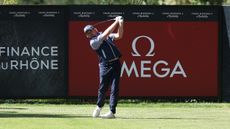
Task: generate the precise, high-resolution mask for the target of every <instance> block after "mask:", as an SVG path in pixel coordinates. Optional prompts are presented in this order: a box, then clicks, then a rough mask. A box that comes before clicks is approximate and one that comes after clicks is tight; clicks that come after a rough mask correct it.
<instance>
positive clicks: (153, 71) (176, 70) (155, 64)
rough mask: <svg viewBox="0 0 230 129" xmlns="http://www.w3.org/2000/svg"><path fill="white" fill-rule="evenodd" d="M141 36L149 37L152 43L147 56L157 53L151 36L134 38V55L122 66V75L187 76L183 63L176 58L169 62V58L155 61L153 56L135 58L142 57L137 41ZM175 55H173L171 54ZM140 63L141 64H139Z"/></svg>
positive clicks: (147, 76) (148, 76)
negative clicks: (143, 58)
mask: <svg viewBox="0 0 230 129" xmlns="http://www.w3.org/2000/svg"><path fill="white" fill-rule="evenodd" d="M141 38H146V39H148V41H149V43H150V49H149V51H148V53H147V54H146V55H145V56H146V57H152V56H154V55H155V52H154V48H155V43H154V41H153V39H152V38H150V37H149V36H145V35H141V36H138V37H136V38H134V39H133V41H132V51H133V52H131V55H132V56H133V57H134V59H133V60H132V57H130V59H131V61H130V60H125V61H124V62H123V64H122V67H121V75H120V76H121V77H122V76H124V75H127V76H128V77H131V76H134V77H137V78H151V77H156V78H167V77H169V78H173V77H175V76H181V77H182V78H187V74H186V72H185V70H184V68H183V66H182V64H181V61H180V60H176V61H175V62H176V63H175V62H173V63H172V62H171V63H169V62H168V61H167V60H164V59H161V60H157V61H153V60H152V59H153V58H150V59H149V60H146V59H145V60H141V61H137V60H135V57H141V55H140V53H139V52H138V51H137V48H136V46H137V41H138V40H139V39H141ZM170 56H173V55H170ZM137 64H139V65H137Z"/></svg>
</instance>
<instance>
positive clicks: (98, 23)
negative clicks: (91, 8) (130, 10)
mask: <svg viewBox="0 0 230 129" xmlns="http://www.w3.org/2000/svg"><path fill="white" fill-rule="evenodd" d="M121 18H122V19H123V17H121ZM113 20H116V18H112V19H108V20H104V21H100V22H97V23H95V24H93V26H94V27H95V26H98V25H100V24H103V23H107V22H109V21H113Z"/></svg>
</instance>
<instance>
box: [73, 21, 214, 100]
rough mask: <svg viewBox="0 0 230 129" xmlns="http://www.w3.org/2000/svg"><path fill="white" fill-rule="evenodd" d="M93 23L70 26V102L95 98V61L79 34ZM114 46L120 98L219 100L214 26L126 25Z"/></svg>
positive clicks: (95, 56) (176, 24) (159, 23)
mask: <svg viewBox="0 0 230 129" xmlns="http://www.w3.org/2000/svg"><path fill="white" fill-rule="evenodd" d="M94 23H96V22H83V21H72V22H69V96H97V89H98V86H99V77H98V76H99V67H98V59H97V55H96V52H94V51H93V50H92V49H91V47H90V45H89V40H88V39H87V38H86V37H85V35H84V33H83V28H84V26H85V25H87V24H94ZM110 24H111V23H107V24H103V25H100V26H98V27H97V29H98V30H99V31H103V30H105V29H106V27H108V26H109V25H110ZM116 45H117V46H118V48H119V49H120V50H121V52H122V55H123V56H122V59H121V63H122V70H121V82H120V95H121V96H168V97H170V96H204V97H205V96H218V23H217V22H197V21H195V22H188V21H186V22H178V21H177V22H172V21H168V22H143V21H138V22H125V26H124V37H123V39H121V40H118V41H116Z"/></svg>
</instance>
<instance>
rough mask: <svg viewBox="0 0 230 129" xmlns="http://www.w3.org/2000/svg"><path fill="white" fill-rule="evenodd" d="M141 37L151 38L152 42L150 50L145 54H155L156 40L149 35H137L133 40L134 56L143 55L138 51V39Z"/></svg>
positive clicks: (150, 41)
mask: <svg viewBox="0 0 230 129" xmlns="http://www.w3.org/2000/svg"><path fill="white" fill-rule="evenodd" d="M140 38H146V39H148V40H149V43H150V49H149V52H148V53H147V54H146V55H145V56H154V55H155V53H154V47H155V46H154V41H153V39H152V38H150V37H148V36H145V35H141V36H138V37H136V38H135V39H134V40H133V42H132V49H133V53H132V55H133V56H141V55H140V53H139V52H138V51H137V48H136V46H137V41H138V40H139V39H140Z"/></svg>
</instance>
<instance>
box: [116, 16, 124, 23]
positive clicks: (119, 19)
mask: <svg viewBox="0 0 230 129" xmlns="http://www.w3.org/2000/svg"><path fill="white" fill-rule="evenodd" d="M115 20H116V21H118V22H120V21H122V20H123V17H122V16H117V17H116V18H115Z"/></svg>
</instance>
